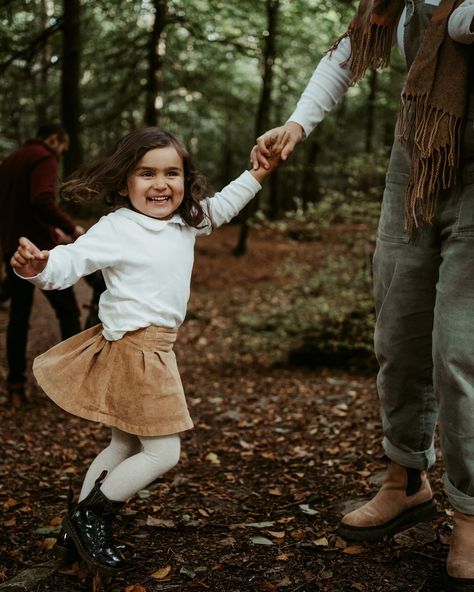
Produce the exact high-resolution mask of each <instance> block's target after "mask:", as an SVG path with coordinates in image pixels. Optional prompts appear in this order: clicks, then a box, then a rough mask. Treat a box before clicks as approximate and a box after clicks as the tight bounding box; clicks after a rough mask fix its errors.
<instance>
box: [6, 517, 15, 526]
mask: <svg viewBox="0 0 474 592" xmlns="http://www.w3.org/2000/svg"><path fill="white" fill-rule="evenodd" d="M15 524H16V518H10V520H5V522H4V523H3V526H15Z"/></svg>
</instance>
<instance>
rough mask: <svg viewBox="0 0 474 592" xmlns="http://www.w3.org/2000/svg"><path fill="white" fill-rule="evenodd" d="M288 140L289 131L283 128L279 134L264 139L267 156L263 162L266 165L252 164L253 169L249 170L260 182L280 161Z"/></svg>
mask: <svg viewBox="0 0 474 592" xmlns="http://www.w3.org/2000/svg"><path fill="white" fill-rule="evenodd" d="M267 133H269V132H267ZM262 137H263V136H262ZM288 141H289V132H288V130H286V129H283V128H282V131H281V132H280V133H279V134H275V135H272V136H270V137H269V138H268V139H267V140H266V147H265V150H266V152H267V157H266V158H265V162H266V163H267V165H266V166H265V167H263V166H260V167H259V166H257V167H255V165H254V167H253V169H252V170H251V171H250V173H251V174H252V175H253V176H254V177H255V178H256V179H257V181H258V182H259V183H261V182H262V181H263V180H264V179H265V177H267V176H268V175H269V174H270V173H272V172H273V171H274V170H275V169H276V168H277V166H278V165H279V164H280V163H281V160H282V154H283V152H282V151H283V149H284V147H285V146H286V145H287V144H288ZM254 150H255V148H254ZM252 152H253V151H252Z"/></svg>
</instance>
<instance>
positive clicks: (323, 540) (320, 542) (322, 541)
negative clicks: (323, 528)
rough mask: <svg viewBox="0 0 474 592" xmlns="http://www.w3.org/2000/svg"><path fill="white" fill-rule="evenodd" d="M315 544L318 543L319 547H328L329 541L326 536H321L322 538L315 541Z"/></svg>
mask: <svg viewBox="0 0 474 592" xmlns="http://www.w3.org/2000/svg"><path fill="white" fill-rule="evenodd" d="M313 545H316V546H317V547H327V546H328V545H329V542H328V540H327V538H326V537H321V538H320V539H316V540H315V541H313Z"/></svg>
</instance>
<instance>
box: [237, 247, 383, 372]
mask: <svg viewBox="0 0 474 592" xmlns="http://www.w3.org/2000/svg"><path fill="white" fill-rule="evenodd" d="M371 248H372V243H371V242H370V240H369V238H368V237H367V236H364V235H362V236H360V237H358V238H354V236H352V237H351V241H350V242H348V244H347V245H345V246H344V247H343V249H342V250H336V251H335V252H331V253H330V254H329V255H328V256H327V257H326V258H325V259H324V261H321V263H320V265H319V267H318V269H316V270H314V269H312V268H311V267H310V266H309V265H305V264H301V263H298V262H296V261H294V260H293V259H288V260H287V261H286V263H285V264H284V265H283V266H282V268H281V269H280V272H279V273H280V276H281V277H282V278H284V282H281V283H280V284H279V287H277V288H275V289H272V290H271V291H270V292H268V293H265V294H262V296H261V298H260V300H259V302H258V304H257V305H256V306H255V308H254V309H253V310H251V311H246V312H245V313H242V314H240V315H238V318H237V321H238V324H239V339H240V340H242V346H241V347H243V346H244V344H245V348H247V350H248V351H250V352H252V353H253V354H254V355H255V356H256V357H257V358H260V359H262V360H264V361H267V362H268V361H269V360H270V361H273V362H280V363H286V362H289V363H294V364H303V365H309V366H318V365H341V366H350V365H352V364H353V363H356V362H357V363H359V364H360V363H363V364H366V365H367V364H371V363H372V362H373V359H372V349H373V324H374V313H373V303H372V288H371V286H372V280H371V275H370V259H371Z"/></svg>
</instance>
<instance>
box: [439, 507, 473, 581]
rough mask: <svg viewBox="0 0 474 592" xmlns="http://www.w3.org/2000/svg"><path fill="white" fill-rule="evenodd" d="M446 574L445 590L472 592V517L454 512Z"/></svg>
mask: <svg viewBox="0 0 474 592" xmlns="http://www.w3.org/2000/svg"><path fill="white" fill-rule="evenodd" d="M446 572H447V575H446V582H445V584H446V585H445V587H446V590H449V591H450V592H474V516H471V515H469V514H461V512H454V529H453V536H452V537H451V545H450V547H449V553H448V559H447V561H446Z"/></svg>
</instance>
